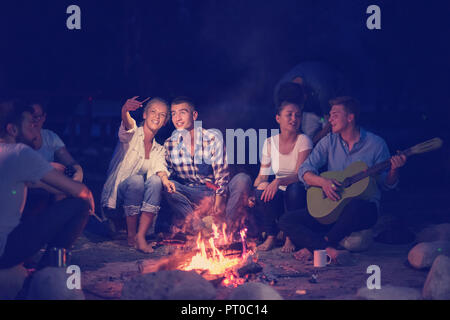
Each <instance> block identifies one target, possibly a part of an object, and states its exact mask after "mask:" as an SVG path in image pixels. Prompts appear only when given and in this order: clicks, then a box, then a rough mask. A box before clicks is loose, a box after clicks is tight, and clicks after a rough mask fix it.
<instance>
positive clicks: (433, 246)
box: [408, 241, 450, 269]
mask: <svg viewBox="0 0 450 320" xmlns="http://www.w3.org/2000/svg"><path fill="white" fill-rule="evenodd" d="M441 254H443V255H446V256H450V241H434V242H421V243H419V244H417V245H416V246H415V247H414V248H412V249H411V250H410V251H409V253H408V261H409V263H410V265H411V266H413V267H414V268H417V269H422V268H429V267H431V265H432V264H433V261H434V259H436V257H437V256H439V255H441Z"/></svg>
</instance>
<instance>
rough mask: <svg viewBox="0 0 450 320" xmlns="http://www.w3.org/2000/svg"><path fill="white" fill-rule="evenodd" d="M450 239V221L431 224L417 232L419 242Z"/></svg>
mask: <svg viewBox="0 0 450 320" xmlns="http://www.w3.org/2000/svg"><path fill="white" fill-rule="evenodd" d="M439 240H441V241H450V223H443V224H435V225H430V226H428V227H426V228H425V229H423V230H422V231H420V232H419V233H418V234H417V242H432V241H439Z"/></svg>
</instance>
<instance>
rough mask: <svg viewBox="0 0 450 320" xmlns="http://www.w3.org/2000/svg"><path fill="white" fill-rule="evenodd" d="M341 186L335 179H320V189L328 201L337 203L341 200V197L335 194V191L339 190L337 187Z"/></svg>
mask: <svg viewBox="0 0 450 320" xmlns="http://www.w3.org/2000/svg"><path fill="white" fill-rule="evenodd" d="M341 185H342V183H340V182H339V181H337V180H336V179H327V178H322V183H321V185H320V187H321V188H322V190H323V192H324V193H325V195H326V196H327V197H328V198H329V199H331V200H333V201H338V200H339V199H341V196H340V195H339V194H338V193H337V191H338V190H339V187H340V186H341Z"/></svg>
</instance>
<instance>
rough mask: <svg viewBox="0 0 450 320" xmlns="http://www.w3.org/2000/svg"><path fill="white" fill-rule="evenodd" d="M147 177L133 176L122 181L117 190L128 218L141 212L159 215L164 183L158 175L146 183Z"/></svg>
mask: <svg viewBox="0 0 450 320" xmlns="http://www.w3.org/2000/svg"><path fill="white" fill-rule="evenodd" d="M144 179H145V176H143V175H133V176H130V177H128V178H127V179H125V180H124V181H122V182H121V183H120V184H119V186H118V190H117V196H118V199H120V200H121V201H123V209H124V212H125V215H126V216H128V217H129V216H134V215H137V214H139V213H140V212H141V211H144V212H152V213H155V214H157V213H158V212H159V209H160V203H161V191H162V183H161V179H160V178H159V177H158V176H157V175H152V176H151V177H150V178H148V179H147V180H146V181H144Z"/></svg>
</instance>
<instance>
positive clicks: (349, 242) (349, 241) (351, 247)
mask: <svg viewBox="0 0 450 320" xmlns="http://www.w3.org/2000/svg"><path fill="white" fill-rule="evenodd" d="M372 243H373V232H372V230H371V229H367V230H361V231H356V232H353V233H352V234H350V235H349V236H348V237H345V238H344V239H342V240H341V242H340V243H339V244H340V245H341V246H343V247H344V248H345V249H347V250H348V251H353V252H358V251H364V250H367V249H369V247H370V245H371V244H372Z"/></svg>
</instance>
